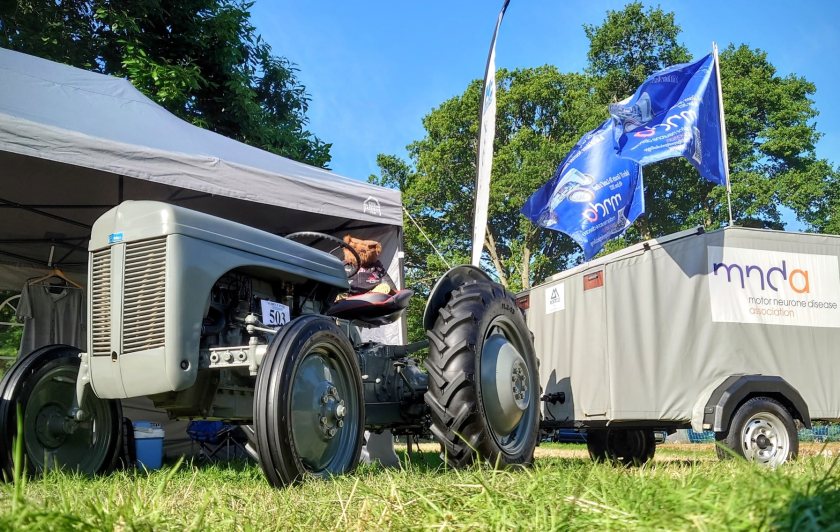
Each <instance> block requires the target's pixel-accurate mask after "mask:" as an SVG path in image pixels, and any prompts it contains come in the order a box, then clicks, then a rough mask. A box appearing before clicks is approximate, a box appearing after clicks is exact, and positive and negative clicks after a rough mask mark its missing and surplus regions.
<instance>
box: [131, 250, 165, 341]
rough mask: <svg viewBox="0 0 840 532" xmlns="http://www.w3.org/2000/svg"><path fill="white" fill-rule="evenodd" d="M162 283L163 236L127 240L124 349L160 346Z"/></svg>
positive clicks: (162, 319)
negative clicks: (135, 240) (134, 240)
mask: <svg viewBox="0 0 840 532" xmlns="http://www.w3.org/2000/svg"><path fill="white" fill-rule="evenodd" d="M165 283H166V239H165V238H163V239H157V240H147V241H144V242H130V243H128V244H126V249H125V281H124V285H123V286H124V288H123V353H134V352H137V351H143V350H145V349H153V348H155V347H162V346H163V343H164V332H165V331H164V324H165V320H164V315H165V310H166V308H165V296H166V285H165Z"/></svg>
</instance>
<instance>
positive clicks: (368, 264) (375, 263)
mask: <svg viewBox="0 0 840 532" xmlns="http://www.w3.org/2000/svg"><path fill="white" fill-rule="evenodd" d="M344 241H345V242H346V243H348V244H350V245H351V246H352V247H353V249H355V250H356V253H358V254H359V258H361V259H362V263H361V264H360V265H359V271H358V272H356V274H355V275H353V277H351V278H350V295H351V296H354V295H358V294H364V293H365V292H379V293H382V294H392V293H394V292H396V291H397V287H396V285H395V284H394V281H392V280H391V277H390V276H389V275H388V271H387V270H386V269H385V266H383V265H382V262H380V260H379V256H380V254H381V253H382V244H380V243H379V242H377V241H376V240H362V239H361V238H355V237H352V236H350V235H349V234H348V235H344ZM344 262H345V263H347V264H355V263H356V258H355V257H354V256H353V254H352V253H351V252H350V250H348V249H345V250H344Z"/></svg>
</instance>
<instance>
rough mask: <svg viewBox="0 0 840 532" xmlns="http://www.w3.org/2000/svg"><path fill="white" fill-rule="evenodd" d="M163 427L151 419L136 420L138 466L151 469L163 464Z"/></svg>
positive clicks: (135, 439)
mask: <svg viewBox="0 0 840 532" xmlns="http://www.w3.org/2000/svg"><path fill="white" fill-rule="evenodd" d="M163 435H164V432H163V427H161V426H160V424H159V423H152V422H151V421H135V422H134V444H135V448H136V450H137V467H143V468H146V469H149V470H152V469H160V467H161V466H162V465H163Z"/></svg>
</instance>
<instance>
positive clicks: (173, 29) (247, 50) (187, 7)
mask: <svg viewBox="0 0 840 532" xmlns="http://www.w3.org/2000/svg"><path fill="white" fill-rule="evenodd" d="M250 6H251V3H249V2H246V1H243V0H120V1H116V0H70V1H68V0H62V1H58V2H55V1H49V0H29V1H21V2H17V3H15V2H3V3H0V47H4V48H11V49H13V50H18V51H21V52H25V53H29V54H33V55H37V56H40V57H45V58H47V59H52V60H55V61H61V62H64V63H67V64H71V65H74V66H77V67H81V68H86V69H89V70H96V71H99V72H102V73H105V74H112V75H115V76H120V77H126V78H128V79H129V80H131V82H132V83H133V84H134V85H135V86H136V87H137V88H138V89H139V90H140V91H142V92H143V93H144V94H146V95H147V96H149V97H150V98H151V99H153V100H154V101H156V102H157V103H159V104H161V105H162V106H163V107H165V108H167V109H168V110H169V111H171V112H172V113H174V114H176V115H178V116H180V117H181V118H183V119H185V120H187V121H189V122H192V123H193V124H196V125H199V126H201V127H205V128H208V129H211V130H213V131H215V132H217V133H220V134H222V135H225V136H228V137H231V138H234V139H237V140H240V141H242V142H245V143H248V144H250V145H252V146H256V147H258V148H262V149H265V150H268V151H271V152H274V153H278V154H280V155H283V156H286V157H289V158H292V159H295V160H298V161H303V162H306V163H309V164H313V165H316V166H325V165H326V164H327V163H328V162H329V160H330V154H329V151H330V145H329V144H326V143H324V142H323V141H321V140H320V139H318V138H317V137H315V136H314V135H313V134H312V133H310V132H309V131H307V130H306V124H307V119H306V112H307V109H308V105H309V97H308V96H307V94H306V91H305V88H304V87H303V85H301V84H300V82H299V81H298V80H297V78H296V72H297V69H296V67H295V65H294V64H293V63H291V62H290V61H289V60H288V59H285V58H283V57H278V56H275V55H273V54H272V50H271V48H270V47H269V45H268V44H266V43H265V42H264V41H263V40H262V39H261V38H260V36H259V35H258V34H257V33H256V30H255V28H254V26H253V25H252V24H251V22H250V13H249V9H250Z"/></svg>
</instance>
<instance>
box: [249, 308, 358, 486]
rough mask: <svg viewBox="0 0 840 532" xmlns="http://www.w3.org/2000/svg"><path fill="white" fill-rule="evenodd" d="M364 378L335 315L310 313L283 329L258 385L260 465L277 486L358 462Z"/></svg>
mask: <svg viewBox="0 0 840 532" xmlns="http://www.w3.org/2000/svg"><path fill="white" fill-rule="evenodd" d="M364 422H365V405H364V400H363V395H362V378H361V375H360V373H359V366H358V362H357V360H356V354H355V353H354V351H353V347H352V346H351V345H350V341H349V340H348V339H347V337H346V336H345V335H344V334H343V333H342V331H341V329H339V328H338V326H337V325H336V324H335V322H333V321H332V320H330V319H328V318H325V317H323V316H317V315H309V316H303V317H301V318H298V319H295V320H293V321H292V322H291V323H289V324H288V325H286V326H285V327H284V328H283V330H282V331H281V332H280V333H278V334H277V335H276V336H275V337H274V339H273V340H272V342H271V344H270V345H269V347H268V352H267V353H266V356H265V358H264V359H263V361H262V365H261V366H260V369H259V372H258V373H257V382H256V387H255V390H254V430H255V433H256V437H257V449H256V450H257V454H258V455H259V461H260V466H261V467H262V470H263V471H264V472H265V475H266V477H267V478H268V481H269V482H270V483H271V484H272V485H273V486H275V487H282V486H286V485H288V484H292V483H297V482H300V481H302V480H303V479H305V478H307V477H318V478H328V477H330V476H333V475H340V474H343V473H348V472H350V471H352V470H353V469H354V468H355V467H356V465H357V464H358V463H359V454H360V451H361V447H362V438H363V431H364Z"/></svg>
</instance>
